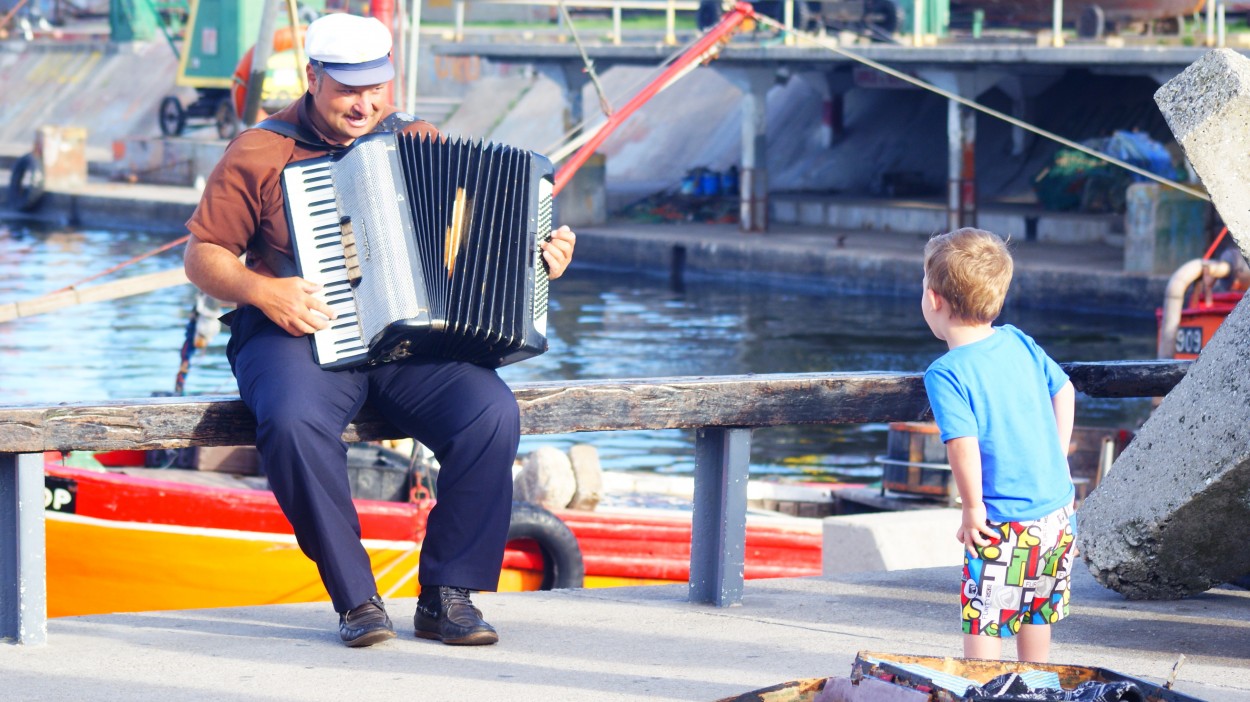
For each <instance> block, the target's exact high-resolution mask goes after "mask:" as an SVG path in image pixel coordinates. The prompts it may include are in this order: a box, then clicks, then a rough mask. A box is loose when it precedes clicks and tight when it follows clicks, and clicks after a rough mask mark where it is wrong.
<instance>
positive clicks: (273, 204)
mask: <svg viewBox="0 0 1250 702" xmlns="http://www.w3.org/2000/svg"><path fill="white" fill-rule="evenodd" d="M309 99H310V98H309V96H308V95H305V96H304V97H303V98H301V99H299V100H296V101H295V102H293V103H291V104H290V105H288V106H287V107H285V108H283V109H282V110H281V111H279V112H277V113H275V114H274V115H273V118H274V119H279V120H282V121H285V122H290V123H292V124H301V123H302V124H303V126H304V127H305V128H307V129H310V130H311V128H312V125H311V124H310V123H309V121H308V118H307V109H309V108H308V107H307V106H306V101H307V100H309ZM396 111H397V109H396V108H395V107H388V108H387V109H386V114H385V115H384V118H385V117H387V116H390V115H391V114H393V113H394V112H396ZM404 133H407V134H430V135H433V134H437V133H438V132H437V130H436V129H435V128H434V125H432V124H430V123H429V122H423V121H420V120H418V121H416V122H413V123H412V124H410V125H408V127H406V128H405V129H404ZM328 151H329V150H328V149H326V150H318V149H314V148H310V147H309V146H306V145H304V144H300V143H298V142H296V141H295V140H294V139H290V138H287V137H284V136H282V135H280V134H276V133H274V132H271V131H269V130H267V129H248V130H246V131H244V132H242V133H241V134H239V136H238V137H236V138H235V139H234V141H232V142H230V145H229V146H228V147H226V152H225V154H223V155H222V157H221V160H220V161H218V162H217V165H216V166H215V167H214V168H213V172H212V174H211V175H210V176H209V178H208V181H207V183H206V184H205V186H204V193H203V194H202V195H201V197H200V204H199V205H198V206H197V207H196V208H195V212H193V213H192V214H191V219H189V220H187V229H188V230H189V231H190V232H191V233H192V234H193V235H195V238H197V239H199V240H200V241H203V242H206V243H209V244H216V245H218V246H221V247H222V248H224V249H226V250H227V251H229V252H231V253H233V254H235V255H241V254H243V252H244V251H253V252H254V251H255V249H256V243H257V240H256V237H261V238H263V239H264V241H265V243H266V244H268V245H269V246H270V247H271V248H273V249H274V250H276V251H278V252H281V253H283V254H285V255H286V256H288V257H291V256H292V250H291V234H290V231H289V230H288V228H287V221H286V212H285V199H284V197H283V195H282V181H281V176H282V169H283V168H285V167H286V165H287V164H288V163H291V162H292V161H299V160H302V159H306V158H315V157H317V156H323V155H325V154H326V153H328ZM247 265H248V267H250V268H254V269H256V270H257V272H260V273H265V274H267V275H272V273H271V272H270V271H269V270H268V268H267V267H266V266H264V264H262V263H260V259H259V257H257V256H256V255H254V254H253V253H249V254H248V257H247Z"/></svg>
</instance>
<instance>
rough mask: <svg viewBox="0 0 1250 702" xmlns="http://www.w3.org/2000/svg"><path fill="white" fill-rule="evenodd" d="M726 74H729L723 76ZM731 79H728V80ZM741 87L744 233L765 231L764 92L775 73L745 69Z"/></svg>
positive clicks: (741, 217) (741, 224)
mask: <svg viewBox="0 0 1250 702" xmlns="http://www.w3.org/2000/svg"><path fill="white" fill-rule="evenodd" d="M726 75H731V76H732V74H730V73H726ZM733 79H734V78H732V77H731V80H733ZM735 82H738V83H739V84H740V85H742V87H743V88H744V89H743V94H742V171H741V176H740V178H739V183H738V192H739V202H738V206H739V217H738V219H739V227H740V229H741V230H742V231H744V232H766V231H768V169H767V167H766V166H767V159H766V156H767V153H766V152H767V137H768V127H767V123H766V117H765V116H766V114H767V112H768V90H769V88H771V87H772V86H773V84H774V82H775V74H774V73H773V72H772V71H771V70H767V69H746V70H745V72H744V75H743V78H741V79H740V81H738V80H736V81H735Z"/></svg>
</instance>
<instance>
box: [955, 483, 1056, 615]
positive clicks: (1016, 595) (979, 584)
mask: <svg viewBox="0 0 1250 702" xmlns="http://www.w3.org/2000/svg"><path fill="white" fill-rule="evenodd" d="M1074 522H1075V520H1074V519H1073V518H1072V507H1064V508H1063V509H1060V510H1058V511H1056V512H1052V513H1051V514H1048V515H1046V516H1045V517H1042V518H1041V519H1038V520H1036V521H1028V522H988V524H989V526H990V528H991V529H993V530H994V531H996V532H998V534H999V538H1000V540H999V541H996V542H995V543H993V544H991V545H989V546H985V547H984V548H980V549H978V552H979V553H980V556H981V557H980V558H973V557H971V556H969V555H968V552H967V551H964V574H963V594H962V596H961V598H960V599H961V602H962V604H963V624H964V633H965V634H980V635H983V636H1000V637H1007V636H1012V635H1015V634H1017V633H1019V631H1020V627H1021V625H1024V624H1053V623H1055V622H1057V621H1059V620H1060V619H1063V618H1064V617H1066V616H1068V602H1069V595H1068V583H1069V579H1070V577H1071V573H1072V556H1073V550H1074V549H1073V545H1074V544H1075V542H1076V525H1075V524H1074Z"/></svg>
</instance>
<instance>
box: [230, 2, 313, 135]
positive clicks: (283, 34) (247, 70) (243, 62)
mask: <svg viewBox="0 0 1250 702" xmlns="http://www.w3.org/2000/svg"><path fill="white" fill-rule="evenodd" d="M305 29H307V27H306V26H302V25H301V26H300V28H299V36H300V38H301V39H302V38H303V36H304V30H305ZM293 46H295V33H294V32H292V31H291V27H290V26H287V27H279V28H278V30H277V31H275V32H274V33H273V52H274V53H275V54H276V53H280V52H283V51H289V50H290V49H291V48H292V47H293ZM254 51H256V46H255V45H252V47H251V48H249V49H248V50H247V51H245V52H243V56H242V57H241V58H240V59H239V63H238V64H236V65H235V67H234V75H233V76H232V77H231V79H230V84H231V87H230V97H231V99H232V100H233V102H234V114H235V116H237V117H238V118H239V119H243V105H244V103H245V102H247V82H248V81H249V80H251V78H252V53H253V52H254ZM261 88H262V89H263V88H264V86H261ZM268 116H269V114H268V113H267V112H265V110H264V109H263V108H260V109H258V111H257V113H256V119H257V121H260V120H262V119H264V118H265V117H268Z"/></svg>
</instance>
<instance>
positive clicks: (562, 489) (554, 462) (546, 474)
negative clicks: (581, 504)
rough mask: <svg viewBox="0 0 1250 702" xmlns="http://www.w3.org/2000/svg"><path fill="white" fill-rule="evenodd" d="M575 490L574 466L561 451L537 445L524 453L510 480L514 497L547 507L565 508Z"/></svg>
mask: <svg viewBox="0 0 1250 702" xmlns="http://www.w3.org/2000/svg"><path fill="white" fill-rule="evenodd" d="M576 491H577V478H576V477H575V476H574V475H573V465H572V463H571V462H570V461H569V457H568V456H566V455H565V454H564V452H563V451H561V450H560V449H557V448H555V447H553V446H540V447H538V448H537V449H534V450H533V451H531V452H530V453H529V454H528V455H526V456H525V459H524V460H523V461H522V462H521V472H520V473H519V474H517V476H516V478H515V479H514V480H513V481H512V492H513V496H514V497H515V498H516V499H518V500H521V501H524V502H532V503H534V504H536V505H542V506H543V507H545V508H547V509H564V508H565V507H567V506H568V505H569V501H570V500H572V499H573V493H575V492H576Z"/></svg>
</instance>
